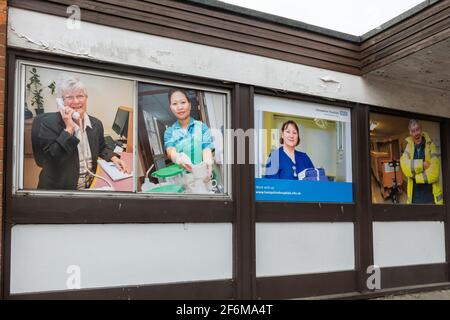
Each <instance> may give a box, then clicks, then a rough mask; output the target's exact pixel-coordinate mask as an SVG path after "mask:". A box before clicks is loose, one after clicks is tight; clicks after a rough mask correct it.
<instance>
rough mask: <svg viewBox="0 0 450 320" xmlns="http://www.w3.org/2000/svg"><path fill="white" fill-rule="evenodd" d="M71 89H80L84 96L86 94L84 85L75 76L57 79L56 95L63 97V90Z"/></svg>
mask: <svg viewBox="0 0 450 320" xmlns="http://www.w3.org/2000/svg"><path fill="white" fill-rule="evenodd" d="M73 90H81V91H83V94H84V95H85V96H86V97H87V96H88V94H87V89H86V86H85V85H84V83H83V82H81V81H80V79H78V78H77V77H75V76H70V77H64V78H62V79H61V80H60V81H59V83H58V85H57V96H58V97H59V98H64V93H65V92H67V91H73Z"/></svg>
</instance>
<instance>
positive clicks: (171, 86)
mask: <svg viewBox="0 0 450 320" xmlns="http://www.w3.org/2000/svg"><path fill="white" fill-rule="evenodd" d="M17 70H18V73H17V84H18V86H17V91H16V93H17V101H18V104H17V108H18V109H17V111H19V112H16V117H15V119H16V121H17V126H16V127H15V135H16V137H18V139H16V140H15V141H21V142H23V143H20V144H18V145H17V146H16V148H15V150H16V151H15V157H16V158H17V159H20V161H16V162H15V163H17V165H16V167H15V168H14V172H15V179H14V185H13V191H14V192H16V193H54V192H58V193H66V194H86V193H98V192H100V193H111V192H114V193H117V192H120V193H128V194H132V193H139V194H141V195H144V194H145V195H147V196H148V197H166V196H174V195H176V196H177V197H180V196H181V197H183V196H186V197H190V196H192V195H197V196H198V195H201V196H204V197H229V193H230V190H229V174H230V172H229V169H228V166H227V165H226V163H225V162H224V159H225V156H226V155H227V152H228V150H229V148H230V143H229V141H228V140H226V139H224V131H225V130H226V129H227V128H229V116H230V115H229V96H230V93H229V92H228V91H226V90H216V89H214V88H200V87H195V86H189V85H185V84H184V85H180V84H178V83H171V82H167V83H164V82H161V81H152V80H150V79H141V78H139V79H138V78H133V77H123V76H117V75H114V74H107V73H100V72H93V71H92V72H91V71H86V70H84V69H79V70H77V69H72V68H63V67H60V66H56V65H48V64H40V63H29V62H27V61H19V62H18V69H17Z"/></svg>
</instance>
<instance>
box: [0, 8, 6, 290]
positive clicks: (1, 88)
mask: <svg viewBox="0 0 450 320" xmlns="http://www.w3.org/2000/svg"><path fill="white" fill-rule="evenodd" d="M6 17H7V11H6V0H0V194H1V195H2V201H0V218H1V219H0V249H1V250H0V255H1V254H2V252H3V243H2V241H3V226H2V223H1V221H3V208H4V202H5V198H4V196H3V178H4V174H3V163H4V152H3V151H4V146H5V140H4V137H5V126H4V124H5V120H4V119H5V117H4V115H5V78H6V74H5V66H6ZM2 259H3V257H2ZM1 268H2V265H1V264H0V284H1V285H0V288H2V287H3V281H2V277H1V275H2V274H3V270H2V269H1ZM2 291H3V290H0V296H1V295H2V293H1V292H2Z"/></svg>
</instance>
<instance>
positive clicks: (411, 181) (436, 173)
mask: <svg viewBox="0 0 450 320" xmlns="http://www.w3.org/2000/svg"><path fill="white" fill-rule="evenodd" d="M408 129H409V135H410V136H409V137H408V138H406V141H407V145H406V148H405V151H404V152H403V155H402V156H401V158H400V167H401V169H402V171H403V173H404V175H405V176H406V177H407V178H408V187H407V195H408V200H407V203H408V204H411V203H414V204H443V195H442V190H441V186H440V183H439V178H440V172H441V161H440V157H439V152H438V149H437V147H436V145H435V144H434V143H433V141H431V139H430V137H429V135H428V134H427V133H426V132H423V131H422V127H421V125H420V123H419V122H417V120H414V119H412V120H410V122H409V125H408Z"/></svg>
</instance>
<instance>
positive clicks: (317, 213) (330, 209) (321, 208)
mask: <svg viewBox="0 0 450 320" xmlns="http://www.w3.org/2000/svg"><path fill="white" fill-rule="evenodd" d="M355 215H356V214H355V205H354V204H348V203H343V204H329V203H289V202H256V221H257V222H354V221H355V219H356V218H355Z"/></svg>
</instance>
